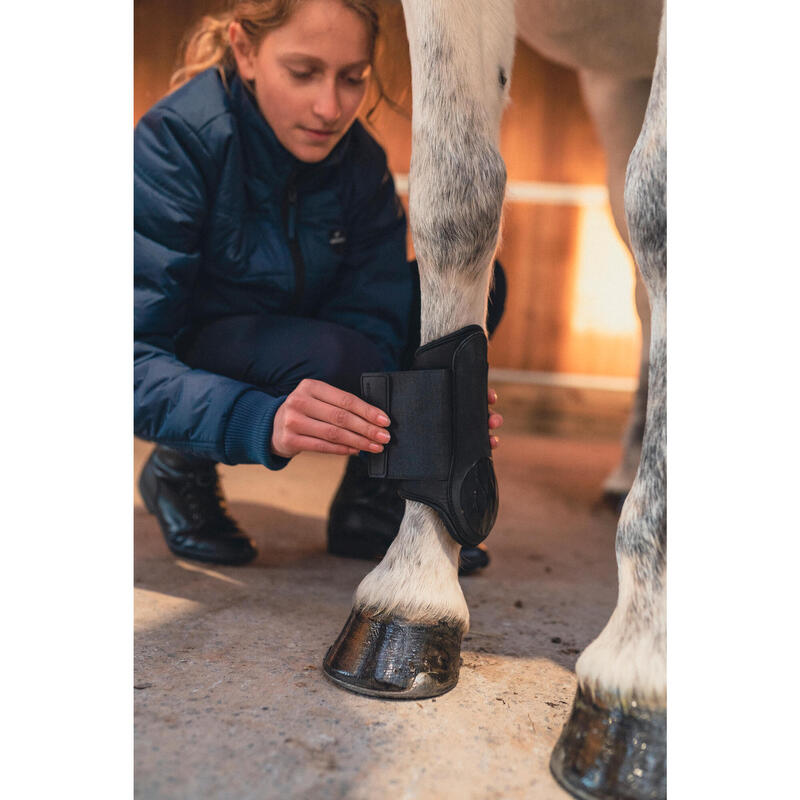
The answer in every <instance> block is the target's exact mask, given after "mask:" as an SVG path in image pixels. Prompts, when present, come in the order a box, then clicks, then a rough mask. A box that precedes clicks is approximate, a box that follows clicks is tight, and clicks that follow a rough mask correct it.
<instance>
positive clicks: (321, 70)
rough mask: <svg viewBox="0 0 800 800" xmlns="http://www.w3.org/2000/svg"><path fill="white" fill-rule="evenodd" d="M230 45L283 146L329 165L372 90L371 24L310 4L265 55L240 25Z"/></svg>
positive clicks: (314, 0)
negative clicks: (251, 43)
mask: <svg viewBox="0 0 800 800" xmlns="http://www.w3.org/2000/svg"><path fill="white" fill-rule="evenodd" d="M230 40H231V44H232V45H233V53H234V56H235V58H236V64H237V67H238V69H239V74H240V75H241V76H242V78H243V79H245V80H249V81H254V83H255V87H254V88H255V96H256V100H257V102H258V106H259V108H260V109H261V113H262V114H263V115H264V117H265V118H266V120H267V122H268V123H269V125H270V127H271V128H272V130H273V131H274V132H275V135H276V136H277V137H278V141H279V142H280V143H281V144H282V145H283V146H284V147H285V148H286V149H287V150H288V151H289V152H290V153H291V154H292V155H293V156H295V157H296V158H298V159H300V160H301V161H306V162H310V163H313V162H316V161H322V159H323V158H325V156H327V155H328V153H330V152H331V150H333V148H334V147H335V146H336V143H337V142H338V141H339V140H340V139H341V138H342V136H344V134H345V133H347V130H348V128H349V127H350V125H351V124H352V123H353V120H354V119H355V118H356V114H357V113H358V109H359V107H360V105H361V101H362V100H363V99H364V95H365V94H366V91H367V79H368V77H369V73H370V62H369V34H368V31H367V26H366V23H365V22H364V20H362V18H361V17H360V16H359V15H358V14H357V13H356V12H355V11H352V10H351V9H349V8H347V7H346V6H344V5H342V4H341V3H338V2H331V0H307V2H305V3H303V4H302V5H301V6H300V7H299V8H298V9H297V10H296V11H295V12H294V14H292V16H291V17H289V19H288V21H287V22H285V23H284V24H283V25H281V27H279V28H276V29H275V30H273V31H270V32H269V33H268V34H267V35H266V36H265V37H264V39H263V40H262V42H261V45H260V46H259V48H258V49H257V50H255V49H254V48H252V47H250V46H249V42H248V40H247V37H246V35H245V33H244V31H243V30H242V28H241V26H240V25H239V24H238V23H235V22H234V23H232V24H231V27H230Z"/></svg>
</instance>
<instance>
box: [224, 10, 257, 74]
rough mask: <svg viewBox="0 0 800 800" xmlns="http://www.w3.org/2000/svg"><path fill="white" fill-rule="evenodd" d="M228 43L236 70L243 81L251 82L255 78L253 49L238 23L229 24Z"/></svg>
mask: <svg viewBox="0 0 800 800" xmlns="http://www.w3.org/2000/svg"><path fill="white" fill-rule="evenodd" d="M228 41H230V43H231V50H232V51H233V57H234V58H235V59H236V68H237V69H238V70H239V75H240V76H241V77H242V79H243V80H246V81H252V80H255V77H256V68H255V48H254V47H253V46H252V44H251V43H250V39H248V38H247V34H246V33H245V32H244V29H243V28H242V26H241V25H240V24H239V23H238V22H231V24H230V27H229V28H228Z"/></svg>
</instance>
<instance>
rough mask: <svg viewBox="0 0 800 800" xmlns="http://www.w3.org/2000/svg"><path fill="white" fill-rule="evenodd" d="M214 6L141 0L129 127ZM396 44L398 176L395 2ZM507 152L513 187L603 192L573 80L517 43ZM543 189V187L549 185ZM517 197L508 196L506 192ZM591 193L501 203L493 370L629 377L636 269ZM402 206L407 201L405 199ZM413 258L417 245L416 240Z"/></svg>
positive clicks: (395, 52)
mask: <svg viewBox="0 0 800 800" xmlns="http://www.w3.org/2000/svg"><path fill="white" fill-rule="evenodd" d="M218 8H220V3H219V1H218V0H216V1H215V0H173V1H172V2H171V3H169V4H166V3H156V2H155V0H135V1H134V59H135V61H134V119H135V120H138V119H139V117H140V116H141V115H142V114H143V113H144V112H145V111H146V110H147V109H148V108H149V107H150V106H151V105H152V104H153V103H154V102H156V101H157V100H158V99H159V98H160V97H161V96H162V95H163V94H165V93H166V91H167V85H168V81H169V76H170V74H171V72H172V69H173V68H174V66H175V57H176V52H177V48H178V45H179V43H180V40H181V37H182V35H183V33H184V31H185V30H186V28H187V27H188V26H189V25H191V24H192V23H193V22H194V21H195V20H197V19H198V18H199V17H200V16H201V15H202V14H203V13H208V12H211V11H214V10H216V9H218ZM385 22H386V28H385V29H386V30H388V31H391V32H392V34H393V35H392V36H391V37H390V39H391V45H389V44H388V43H385V44H384V47H383V51H382V54H381V58H380V62H379V63H380V71H381V75H382V77H383V78H384V81H385V83H386V86H387V90H388V93H389V95H390V96H391V97H392V98H393V99H395V100H396V101H397V102H398V104H399V105H400V106H401V107H402V108H404V109H405V111H406V116H404V115H402V114H399V113H397V112H396V111H394V110H392V109H391V108H390V107H389V106H388V105H387V104H385V103H384V104H381V106H380V107H379V108H378V110H377V111H376V112H375V114H374V115H373V117H372V119H371V122H372V130H373V133H374V135H375V136H376V138H377V139H378V140H379V141H380V142H381V144H382V145H383V146H384V148H385V149H386V152H387V156H388V159H389V166H390V168H391V170H392V171H393V172H394V173H395V174H396V175H407V174H408V170H409V163H410V156H411V122H410V116H411V96H410V68H409V63H408V51H407V43H406V41H405V33H404V29H403V24H402V11H401V9H400V7H399V4H398V5H396V6H390V7H388V8H387V11H386V20H385ZM511 98H512V101H511V104H510V105H509V107H508V109H507V111H506V114H505V117H504V120H503V127H502V133H501V152H502V154H503V157H504V159H505V161H506V166H507V169H508V178H509V183H510V185H511V187H512V188H513V187H514V186H516V185H517V183H518V182H519V183H520V184H521V185H522V188H523V189H524V188H525V187H526V186H528V187H530V186H531V185H532V186H533V188H534V189H535V188H536V187H537V186H540V185H541V184H542V183H545V184H558V185H561V184H569V186H570V187H573V188H574V187H578V188H580V187H581V186H588V187H598V186H602V185H603V184H604V181H605V161H604V157H603V153H602V150H601V149H600V146H599V143H598V140H597V137H596V136H595V134H594V131H593V129H592V126H591V123H590V121H589V118H588V116H587V113H586V111H585V110H584V107H583V104H582V102H581V98H580V92H579V88H578V83H577V79H576V77H575V75H574V73H572V72H571V71H569V70H566V69H564V68H562V67H559V66H557V65H555V64H553V63H551V62H549V61H546V60H545V59H543V58H541V57H540V56H539V55H538V54H536V53H534V52H533V51H532V50H530V49H529V48H528V47H527V46H525V45H524V44H522V43H521V42H518V46H517V52H516V56H515V62H514V70H513V76H512V84H511ZM545 188H547V187H545ZM510 194H511V192H510ZM597 195H598V192H597V191H595V192H594V194H593V195H591V197H590V199H589V200H587V201H586V202H579V203H571V204H570V203H565V202H563V201H561V202H553V201H550V200H548V201H546V202H535V203H532V202H521V201H512V200H509V201H508V202H507V203H506V208H505V212H504V223H503V240H502V244H501V247H500V250H499V253H498V257H499V258H500V260H501V261H502V263H503V265H504V267H505V269H506V272H507V275H508V281H509V295H508V301H507V305H506V314H505V316H504V318H503V322H502V323H501V325H500V327H499V328H498V330H497V333H496V334H495V336H494V338H493V340H492V343H491V346H490V363H491V365H492V366H493V367H504V368H510V369H519V370H532V371H544V372H561V373H583V374H592V375H610V376H624V377H633V376H635V375H636V374H637V370H638V350H639V343H640V333H639V327H638V322H637V320H636V317H635V310H634V303H633V266H632V262H631V260H630V257H629V256H628V254H627V251H626V250H625V248H624V246H623V245H622V243H621V241H620V240H619V237H618V236H617V234H616V230H615V229H614V226H613V222H612V220H611V215H610V210H609V209H608V206H607V203H606V202H605V201H604V200H603V199H602V195H601V196H600V199H599V200H598V199H596V198H597ZM406 199H407V198H405V197H403V200H404V202H405V201H406ZM409 250H410V252H411V251H413V243H412V242H410V241H409Z"/></svg>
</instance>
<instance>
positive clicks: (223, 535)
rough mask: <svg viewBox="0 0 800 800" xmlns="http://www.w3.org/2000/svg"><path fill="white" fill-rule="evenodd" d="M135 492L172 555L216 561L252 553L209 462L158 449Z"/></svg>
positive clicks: (235, 561)
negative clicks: (228, 508)
mask: <svg viewBox="0 0 800 800" xmlns="http://www.w3.org/2000/svg"><path fill="white" fill-rule="evenodd" d="M139 491H140V492H141V495H142V499H143V500H144V504H145V506H147V510H148V511H149V512H150V513H151V514H155V516H156V518H157V519H158V522H159V525H160V526H161V532H162V533H163V534H164V539H166V542H167V547H169V549H170V550H171V551H172V552H173V553H174V554H175V555H176V556H182V557H183V558H191V559H194V560H195V561H210V562H212V563H214V564H246V563H247V562H248V561H252V560H253V559H254V558H255V557H256V555H257V551H256V548H255V545H254V544H253V542H252V540H251V539H250V538H249V537H248V536H247V535H245V534H244V533H242V531H241V530H239V527H238V526H237V524H236V523H235V522H234V521H233V520H232V519H231V518H230V517H229V516H228V513H227V511H226V510H225V499H224V497H223V496H222V491H221V490H220V486H219V477H218V476H217V469H216V465H215V464H214V462H213V461H205V460H202V459H199V458H195V457H193V456H188V455H185V454H183V453H180V452H178V451H177V450H172V449H171V448H167V447H160V446H159V447H156V448H155V450H153V452H152V454H151V455H150V458H149V459H148V460H147V463H146V464H145V465H144V469H143V470H142V474H141V475H140V476H139Z"/></svg>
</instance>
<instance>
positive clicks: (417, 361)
mask: <svg viewBox="0 0 800 800" xmlns="http://www.w3.org/2000/svg"><path fill="white" fill-rule="evenodd" d="M488 369H489V365H488V361H487V346H486V335H485V334H484V332H483V329H482V328H481V327H480V326H478V325H469V326H468V327H466V328H462V329H461V330H458V331H455V332H454V333H451V334H448V335H447V336H443V337H442V338H440V339H435V340H434V341H432V342H429V343H428V344H426V345H424V346H423V347H420V348H419V349H418V350H417V352H416V354H415V356H414V361H413V363H412V369H411V370H408V371H405V372H378V373H365V374H364V375H362V376H361V390H362V394H363V397H364V399H365V400H366V401H367V402H368V403H370V404H371V405H374V406H377V407H378V408H380V409H382V410H384V411H386V413H387V414H388V415H389V418H390V419H391V421H392V422H391V425H390V426H389V432H390V433H391V435H392V440H391V442H390V443H389V444H388V445H387V446H386V447H384V450H383V452H382V453H376V454H370V455H369V458H368V460H369V474H370V476H372V477H378V478H392V479H396V480H398V481H399V484H398V492H399V494H400V496H401V497H405V498H406V499H408V500H416V501H418V502H420V503H425V504H426V505H428V506H431V508H434V509H435V510H436V511H437V512H439V516H440V517H441V518H442V521H443V522H444V524H445V525H446V526H447V530H448V531H449V532H450V535H451V536H452V537H453V538H454V539H455V540H456V541H457V542H459V543H460V544H462V545H465V546H467V547H474V546H475V545H477V544H479V543H480V542H482V541H483V540H484V539H485V538H486V537H487V536H488V535H489V532H490V531H491V529H492V526H493V525H494V522H495V519H496V518H497V508H498V494H497V481H496V479H495V474H494V464H493V463H492V451H491V446H490V444H489V426H488V412H487V394H488Z"/></svg>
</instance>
